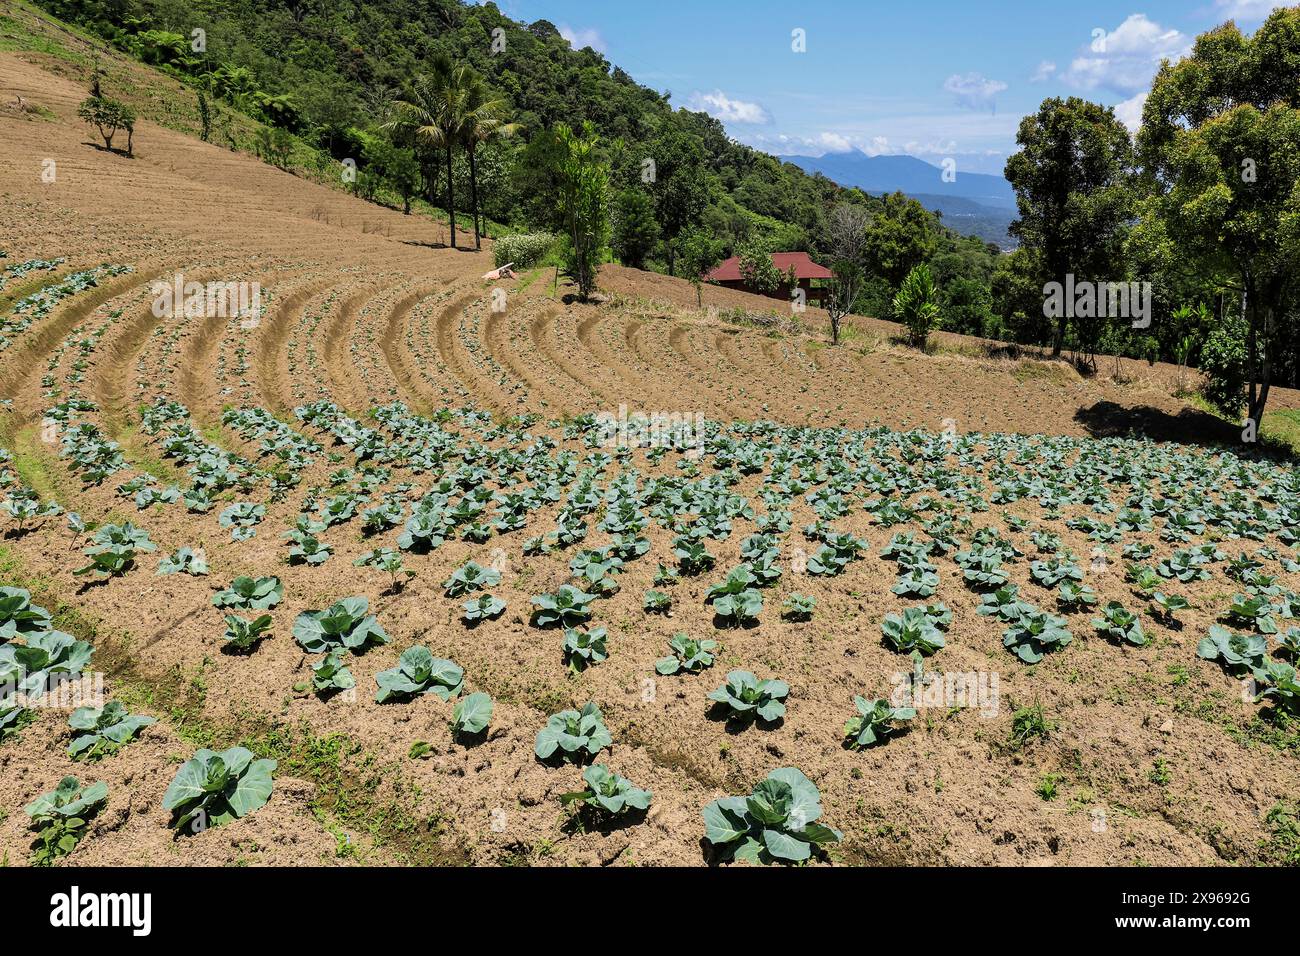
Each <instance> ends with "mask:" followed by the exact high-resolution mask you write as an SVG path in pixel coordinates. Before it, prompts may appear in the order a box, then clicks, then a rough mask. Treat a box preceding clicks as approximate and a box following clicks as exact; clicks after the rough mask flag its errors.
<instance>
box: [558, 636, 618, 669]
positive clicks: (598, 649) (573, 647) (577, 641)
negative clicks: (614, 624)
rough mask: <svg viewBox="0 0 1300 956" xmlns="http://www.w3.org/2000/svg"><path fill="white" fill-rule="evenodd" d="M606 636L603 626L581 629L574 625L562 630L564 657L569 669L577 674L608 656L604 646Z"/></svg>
mask: <svg viewBox="0 0 1300 956" xmlns="http://www.w3.org/2000/svg"><path fill="white" fill-rule="evenodd" d="M608 636H609V635H608V634H607V633H606V631H605V628H603V627H596V628H592V629H591V630H581V631H580V630H578V629H577V628H576V627H571V628H568V629H567V630H566V631H565V632H564V659H565V661H567V662H568V665H569V670H571V671H572V672H573V673H575V674H578V673H581V672H582V671H584V670H586V669H587V668H588V667H589V666H591V665H592V664H599V663H600V662H601V661H603V660H605V659H606V658H607V657H609V652H608V651H607V650H606V648H605V641H606V640H607V638H608Z"/></svg>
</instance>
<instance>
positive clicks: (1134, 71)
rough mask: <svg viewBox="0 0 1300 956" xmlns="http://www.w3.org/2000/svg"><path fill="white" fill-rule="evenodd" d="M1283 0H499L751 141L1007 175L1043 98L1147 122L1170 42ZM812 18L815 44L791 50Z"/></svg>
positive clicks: (1185, 43) (1187, 40)
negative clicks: (1148, 96) (1023, 127)
mask: <svg viewBox="0 0 1300 956" xmlns="http://www.w3.org/2000/svg"><path fill="white" fill-rule="evenodd" d="M1276 5H1277V4H1275V3H1274V2H1272V0H1142V2H1135V0H1090V2H1088V3H1087V4H1086V6H1085V5H1083V4H1075V3H1070V2H1063V0H1003V2H987V0H986V2H979V0H912V2H907V0H890V2H881V0H805V2H802V3H792V2H789V0H784V2H777V0H655V2H652V3H651V2H638V0H601V2H597V0H498V6H499V8H500V9H501V11H502V12H503V13H505V14H506V15H507V16H510V17H513V18H515V19H518V20H525V21H529V22H531V21H533V20H538V19H546V20H550V21H551V22H552V23H554V24H555V25H556V26H557V27H559V28H560V30H561V32H563V33H564V34H565V36H566V37H569V39H570V42H571V43H573V44H575V45H576V46H579V47H581V46H592V47H594V48H595V49H598V50H600V51H601V52H602V53H604V54H605V56H606V57H607V58H608V59H609V60H610V61H611V62H612V63H615V64H617V65H619V66H621V67H623V69H625V70H627V71H628V72H629V73H630V74H632V76H634V77H635V78H636V79H637V80H638V81H639V82H641V83H644V84H645V85H647V86H651V87H654V88H655V89H657V90H666V91H669V92H671V93H672V101H671V102H672V103H673V104H675V105H677V106H688V107H690V108H692V109H700V110H704V111H706V112H709V113H711V114H712V115H714V116H717V117H718V118H719V119H721V120H722V121H723V122H724V124H725V125H726V128H727V131H728V132H729V133H730V134H731V135H732V136H733V137H734V138H736V139H738V140H740V141H741V142H744V143H748V144H750V145H752V146H756V147H758V148H760V149H764V150H767V151H768V152H772V153H796V154H801V155H809V156H817V155H821V154H823V153H826V152H844V151H847V150H850V149H860V150H863V151H864V152H867V153H871V154H881V153H885V154H892V153H909V154H911V155H914V156H919V157H920V158H922V159H925V160H928V161H930V162H933V163H935V164H938V163H940V162H941V161H942V160H943V159H944V158H947V157H952V158H954V159H955V160H956V161H957V163H958V166H959V168H962V169H965V170H967V171H968V172H990V173H1000V172H1001V171H1002V166H1003V164H1004V163H1005V161H1006V157H1007V155H1009V154H1010V153H1011V152H1013V151H1014V149H1015V132H1016V126H1017V125H1018V123H1019V120H1020V117H1021V116H1023V115H1024V114H1026V113H1029V112H1032V111H1033V110H1034V109H1035V108H1036V107H1037V106H1038V104H1039V103H1040V102H1041V101H1042V100H1043V99H1044V98H1045V97H1047V96H1056V95H1061V96H1065V95H1070V94H1077V95H1080V96H1084V97H1087V98H1088V99H1092V100H1096V101H1098V102H1101V103H1105V104H1107V105H1111V106H1115V107H1116V110H1117V113H1118V114H1119V115H1120V117H1121V119H1124V120H1125V121H1126V122H1128V123H1130V125H1135V124H1136V122H1137V118H1138V117H1139V116H1140V115H1141V104H1142V100H1143V98H1144V94H1145V92H1146V90H1147V89H1149V86H1150V79H1151V76H1152V74H1153V73H1154V72H1155V69H1156V67H1157V65H1158V64H1159V61H1160V58H1161V57H1162V56H1169V57H1171V58H1175V59H1176V58H1177V57H1178V56H1180V55H1182V54H1183V53H1185V52H1186V51H1187V49H1188V48H1189V46H1190V45H1191V43H1192V41H1193V40H1194V39H1195V37H1196V35H1197V34H1199V33H1202V32H1204V31H1205V30H1207V29H1209V28H1210V27H1212V26H1215V25H1216V24H1219V23H1221V22H1223V21H1224V20H1227V19H1229V18H1235V19H1236V20H1237V23H1238V26H1240V27H1241V28H1242V29H1243V30H1246V31H1253V30H1254V29H1255V27H1257V26H1258V25H1259V23H1260V22H1262V20H1263V19H1264V17H1266V16H1267V14H1268V11H1269V10H1271V9H1272V8H1273V7H1274V6H1276ZM796 29H799V30H802V31H804V37H805V41H806V43H805V46H806V51H805V52H803V53H796V52H794V51H793V49H792V43H793V40H792V32H793V31H794V30H796Z"/></svg>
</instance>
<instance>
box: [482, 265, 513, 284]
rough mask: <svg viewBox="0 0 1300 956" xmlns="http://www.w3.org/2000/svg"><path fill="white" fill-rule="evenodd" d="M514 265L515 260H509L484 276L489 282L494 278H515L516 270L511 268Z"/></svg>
mask: <svg viewBox="0 0 1300 956" xmlns="http://www.w3.org/2000/svg"><path fill="white" fill-rule="evenodd" d="M512 265H514V263H513V262H507V263H506V264H505V265H503V266H502V267H501V268H499V269H493V270H492V271H491V272H489V273H488V274H487V275H485V276H484V277H483V278H484V279H486V280H488V281H489V282H491V281H492V280H494V279H513V278H515V273H514V270H512V269H511V268H510V267H511V266H512Z"/></svg>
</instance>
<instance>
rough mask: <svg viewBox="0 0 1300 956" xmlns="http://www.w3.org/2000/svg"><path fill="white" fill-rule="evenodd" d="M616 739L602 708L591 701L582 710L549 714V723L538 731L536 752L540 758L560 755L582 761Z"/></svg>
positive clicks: (567, 759)
mask: <svg viewBox="0 0 1300 956" xmlns="http://www.w3.org/2000/svg"><path fill="white" fill-rule="evenodd" d="M613 743H614V738H613V737H611V736H610V735H609V731H608V730H606V729H605V721H604V719H603V717H602V716H601V713H600V708H599V707H597V706H596V705H595V704H594V703H588V704H587V705H585V706H584V707H583V708H582V710H562V711H560V712H559V713H558V714H552V715H551V716H550V717H548V718H547V720H546V726H545V727H543V728H542V729H541V730H539V731H538V732H537V740H536V741H535V743H534V745H533V752H534V753H535V754H536V755H537V757H538V759H539V760H544V761H545V760H551V759H553V758H555V757H557V756H558V757H559V758H560V759H561V760H566V761H570V762H572V763H581V762H583V761H584V760H588V759H590V758H592V757H594V756H596V754H598V753H600V751H602V750H603V749H605V748H606V747H610V746H612V745H613Z"/></svg>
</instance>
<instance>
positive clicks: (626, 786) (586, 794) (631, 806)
mask: <svg viewBox="0 0 1300 956" xmlns="http://www.w3.org/2000/svg"><path fill="white" fill-rule="evenodd" d="M582 780H583V782H584V783H585V784H586V785H587V786H586V789H583V790H578V791H576V792H574V793H566V794H563V795H561V797H560V802H561V803H573V802H574V801H579V802H581V803H582V804H584V805H585V806H588V807H593V808H597V809H600V810H603V811H605V812H606V813H608V814H610V815H611V816H620V815H622V814H624V813H627V812H628V811H629V810H648V809H650V798H651V797H652V796H653V794H652V793H651V792H650V791H649V790H641V789H639V788H637V787H636V786H635V785H634V784H633V783H632V781H631V780H628V779H627V778H626V777H620V776H619V775H618V774H616V773H614V772H613V771H611V770H610V769H609V768H608V767H606V766H605V765H604V764H600V763H598V764H593V765H592V766H590V767H588V768H587V769H586V770H584V771H583V772H582Z"/></svg>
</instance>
